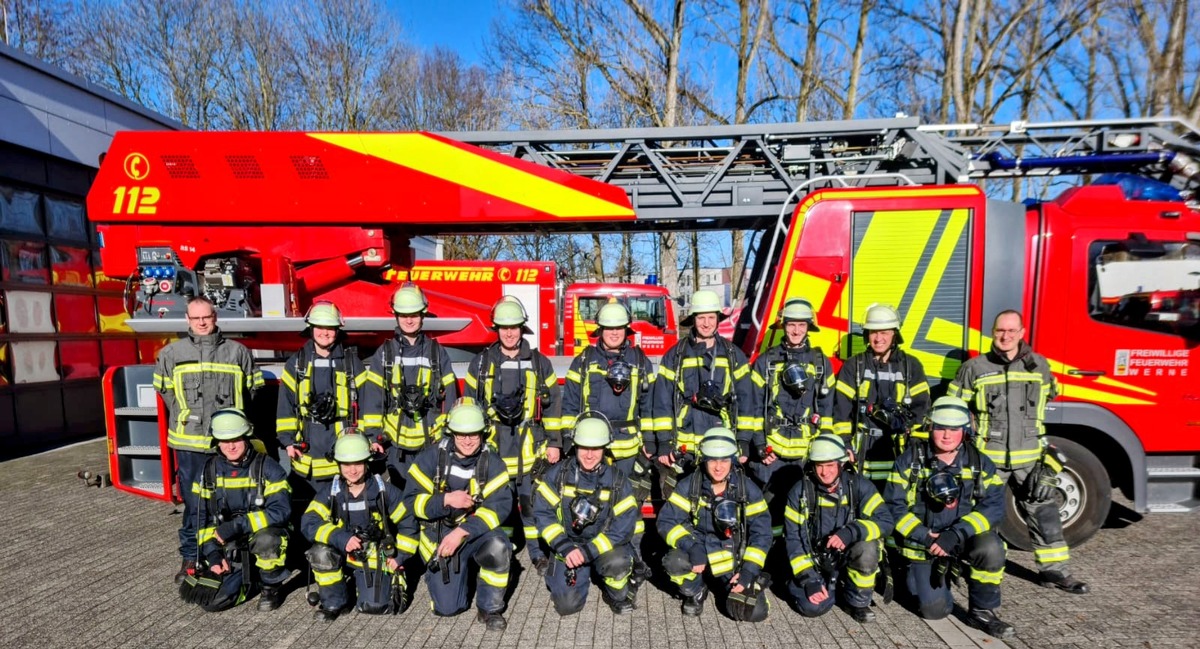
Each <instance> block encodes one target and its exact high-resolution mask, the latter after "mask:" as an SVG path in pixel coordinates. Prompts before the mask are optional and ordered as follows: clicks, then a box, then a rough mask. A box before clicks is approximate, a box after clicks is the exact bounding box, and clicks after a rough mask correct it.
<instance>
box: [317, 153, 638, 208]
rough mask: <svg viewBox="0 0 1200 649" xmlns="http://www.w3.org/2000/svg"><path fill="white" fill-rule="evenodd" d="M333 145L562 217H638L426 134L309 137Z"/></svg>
mask: <svg viewBox="0 0 1200 649" xmlns="http://www.w3.org/2000/svg"><path fill="white" fill-rule="evenodd" d="M309 137H312V138H314V139H317V140H321V141H323V142H327V143H329V144H332V145H334V146H339V147H342V148H344V149H349V150H351V151H357V152H359V153H363V154H366V155H370V156H374V157H376V158H379V159H381V160H387V161H388V162H392V163H395V164H398V165H401V166H403V167H408V168H409V169H413V170H416V171H420V172H422V173H426V174H429V175H431V176H435V177H438V178H442V179H444V180H448V181H450V182H452V183H457V184H459V185H462V186H463V187H467V188H470V189H473V190H476V191H479V192H482V193H484V194H488V195H490V196H495V197H497V198H502V199H504V200H506V201H511V202H513V203H516V204H518V205H525V206H527V207H530V208H532V209H535V210H538V211H539V212H545V213H546V214H550V215H552V216H556V217H558V218H566V219H569V218H580V217H594V216H633V210H631V209H629V208H628V207H624V206H621V205H617V204H614V203H610V202H608V201H606V200H603V199H600V198H597V197H595V196H592V195H590V194H586V193H584V192H580V191H578V190H575V189H572V188H570V187H567V186H565V185H560V184H559V183H556V182H554V181H552V180H547V179H545V178H542V177H539V176H536V175H534V174H531V173H528V172H525V171H522V170H520V169H516V168H514V167H510V166H508V165H506V164H504V163H502V162H496V161H494V160H490V159H488V158H485V157H483V156H480V155H475V154H473V153H471V152H470V151H467V150H464V149H461V148H459V147H456V146H454V145H451V144H447V143H445V142H441V141H438V140H435V139H433V138H431V137H427V136H425V135H424V134H421V133H367V134H360V133H310V134H309Z"/></svg>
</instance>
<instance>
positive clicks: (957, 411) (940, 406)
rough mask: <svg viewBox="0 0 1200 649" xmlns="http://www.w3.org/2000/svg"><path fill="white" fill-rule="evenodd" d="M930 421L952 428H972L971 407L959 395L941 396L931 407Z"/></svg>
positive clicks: (936, 424) (935, 424)
mask: <svg viewBox="0 0 1200 649" xmlns="http://www.w3.org/2000/svg"><path fill="white" fill-rule="evenodd" d="M929 423H931V424H933V425H934V426H948V427H950V428H960V427H961V428H970V426H971V409H970V408H969V407H968V406H967V402H966V401H963V400H962V399H959V398H958V397H950V396H946V397H940V398H938V400H937V401H934V402H933V406H932V407H931V408H930V409H929Z"/></svg>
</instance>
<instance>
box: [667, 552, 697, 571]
mask: <svg viewBox="0 0 1200 649" xmlns="http://www.w3.org/2000/svg"><path fill="white" fill-rule="evenodd" d="M662 565H663V570H665V571H666V573H667V575H669V576H671V577H682V576H683V575H686V574H688V573H689V572H691V571H692V560H691V559H689V558H688V555H687V553H686V552H682V551H680V550H671V551H670V552H668V553H667V554H666V556H664V557H663V560H662Z"/></svg>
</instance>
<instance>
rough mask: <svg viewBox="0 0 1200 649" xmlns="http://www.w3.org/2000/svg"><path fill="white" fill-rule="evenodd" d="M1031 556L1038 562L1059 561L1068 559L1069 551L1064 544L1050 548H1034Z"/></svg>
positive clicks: (1069, 556)
mask: <svg viewBox="0 0 1200 649" xmlns="http://www.w3.org/2000/svg"><path fill="white" fill-rule="evenodd" d="M1033 558H1034V561H1036V562H1038V563H1039V564H1045V563H1061V562H1063V561H1068V560H1070V558H1071V552H1070V549H1069V548H1068V547H1067V546H1065V545H1063V546H1060V547H1052V548H1035V549H1034V551H1033Z"/></svg>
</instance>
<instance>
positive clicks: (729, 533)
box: [658, 428, 771, 622]
mask: <svg viewBox="0 0 1200 649" xmlns="http://www.w3.org/2000/svg"><path fill="white" fill-rule="evenodd" d="M733 436H734V433H733V431H731V430H729V429H728V428H717V429H713V430H710V431H707V432H706V433H705V436H704V438H703V441H702V442H701V443H700V458H701V463H702V469H701V470H700V471H695V472H693V473H691V474H689V475H688V476H686V477H684V478H683V479H682V480H680V481H679V484H678V485H677V487H676V489H675V491H674V492H673V493H672V494H671V496H670V498H668V499H667V502H666V504H665V505H663V508H662V511H660V512H659V515H658V533H659V534H660V535H661V536H662V537H663V538H664V539H666V541H667V545H668V546H670V548H671V550H670V551H668V552H667V554H666V556H664V557H663V569H664V570H665V571H666V573H667V576H668V577H670V579H671V581H672V582H674V583H675V584H677V585H678V586H679V594H680V596H681V597H682V598H683V605H682V610H683V614H684V615H687V616H693V617H694V616H698V615H700V613H701V611H703V609H704V600H705V598H707V596H708V586H707V584H705V581H704V579H705V576H706V574H707V575H708V576H711V577H712V578H713V579H714V580H715V581H717V582H719V583H720V584H721V585H722V586H723V587H724V588H725V589H726V590H727V591H728V593H729V596H728V599H727V602H726V609H727V610H728V612H729V614H730V617H732V618H733V619H735V620H738V621H743V622H761V621H762V620H764V619H766V617H767V612H768V603H767V588H768V586H769V585H770V579H769V578H768V577H767V575H766V573H764V572H763V564H764V563H765V562H766V558H767V551H768V550H769V549H770V547H771V521H770V515H769V514H768V513H767V503H766V502H765V501H764V500H763V496H762V492H761V491H759V489H758V487H757V486H755V484H754V482H753V481H751V480H749V479H748V478H747V477H746V476H745V474H744V473H743V471H742V468H741V465H740V464H739V463H738V460H737V458H738V453H739V452H740V451H739V449H738V445H737V444H736V443H734V442H733V441H732V437H733Z"/></svg>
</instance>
